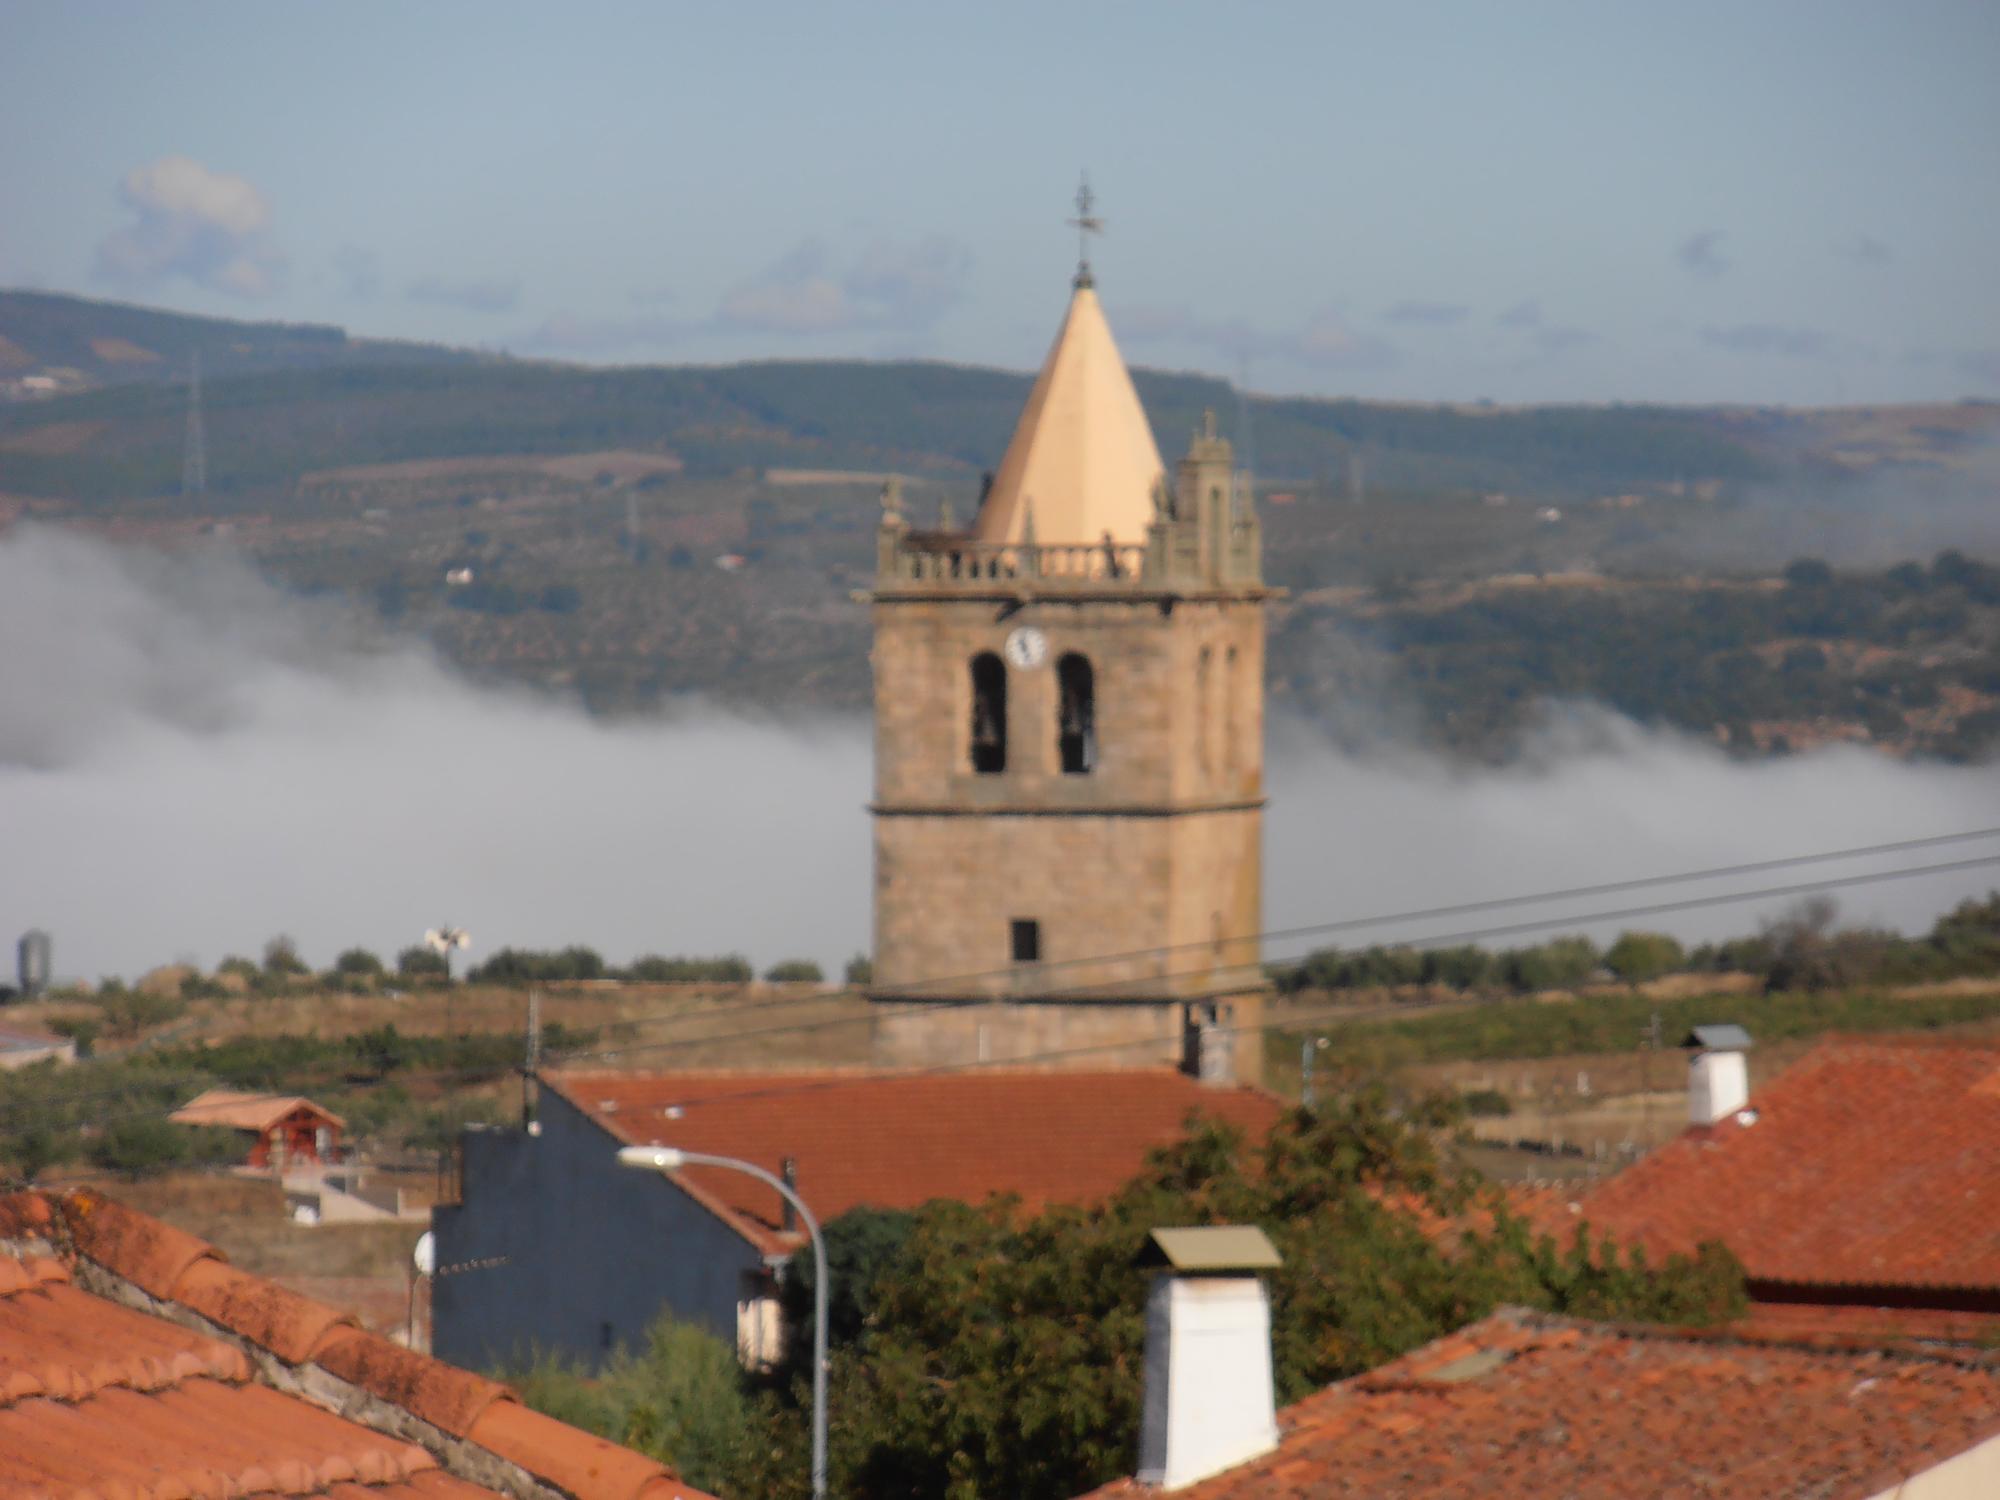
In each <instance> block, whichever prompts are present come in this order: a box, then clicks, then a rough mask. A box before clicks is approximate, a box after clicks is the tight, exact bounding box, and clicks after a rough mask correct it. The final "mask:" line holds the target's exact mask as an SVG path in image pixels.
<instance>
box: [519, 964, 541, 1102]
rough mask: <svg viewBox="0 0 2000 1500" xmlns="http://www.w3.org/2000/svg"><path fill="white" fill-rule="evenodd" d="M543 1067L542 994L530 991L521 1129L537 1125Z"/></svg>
mask: <svg viewBox="0 0 2000 1500" xmlns="http://www.w3.org/2000/svg"><path fill="white" fill-rule="evenodd" d="M541 1067H542V992H541V991H540V990H537V989H530V990H529V991H528V1045H527V1049H526V1058H525V1060H524V1062H523V1063H522V1067H521V1128H522V1129H523V1130H528V1129H532V1128H533V1126H534V1123H535V1102H536V1101H535V1093H534V1091H535V1085H536V1082H537V1080H538V1079H539V1078H540V1076H541Z"/></svg>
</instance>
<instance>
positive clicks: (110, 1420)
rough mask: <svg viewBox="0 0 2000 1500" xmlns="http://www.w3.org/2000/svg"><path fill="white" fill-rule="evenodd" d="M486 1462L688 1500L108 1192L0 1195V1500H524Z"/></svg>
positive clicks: (609, 1490)
mask: <svg viewBox="0 0 2000 1500" xmlns="http://www.w3.org/2000/svg"><path fill="white" fill-rule="evenodd" d="M273 1356H275V1359H273V1358H272V1357H273ZM371 1416H373V1417H379V1419H380V1424H379V1425H368V1423H369V1420H370V1418H371ZM482 1450H483V1451H482ZM447 1457H448V1458H449V1464H448V1463H447V1461H446V1460H447ZM500 1460H508V1461H510V1462H511V1463H512V1464H513V1465H518V1466H519V1468H520V1469H522V1470H525V1471H526V1472H527V1475H528V1476H533V1477H534V1478H536V1479H539V1480H541V1481H543V1482H545V1483H546V1484H550V1485H554V1486H555V1487H557V1488H558V1489H560V1490H562V1491H564V1492H566V1493H567V1494H568V1495H570V1496H571V1497H573V1500H707V1497H704V1496H702V1495H700V1494H699V1492H697V1491H695V1490H692V1489H690V1488H688V1487H687V1486H686V1485H684V1484H682V1483H680V1482H679V1481H678V1480H677V1479H675V1478H674V1477H673V1476H672V1475H671V1474H669V1473H668V1472H667V1471H666V1470H665V1469H663V1468H662V1467H661V1466H660V1465H659V1464H657V1463H655V1462H653V1461H652V1460H651V1459H648V1458H646V1457H644V1456H643V1455H641V1454H638V1453H634V1452H632V1451H631V1450H630V1449H627V1448H621V1447H619V1446H617V1445H616V1444H614V1443H608V1442H606V1441H604V1440H603V1439H601V1438H597V1437H593V1436H591V1435H590V1434H589V1433H585V1432H581V1431H578V1430H577V1429H575V1428H573V1427H568V1426H565V1425H564V1424H563V1423H560V1422H557V1421H554V1420H552V1419H551V1418H548V1417H544V1416H542V1415H541V1414H540V1413H538V1412H534V1411H530V1410H529V1409H528V1408H526V1407H524V1406H523V1405H521V1403H520V1401H519V1400H518V1399H516V1398H515V1396H514V1394H513V1392H511V1391H510V1390H508V1389H507V1388H506V1387H505V1386H502V1385H499V1384H497V1383H495V1382H494V1381H491V1380H487V1379H485V1378H483V1377H481V1376H478V1375H474V1374H472V1373H470V1372H469V1371H465V1370H459V1369H455V1368H453V1367H452V1366H450V1365H447V1364H444V1363H442V1362H441V1361H438V1360H435V1359H432V1358H430V1357H429V1356H427V1355H423V1354H417V1353H414V1352H412V1351H411V1350H408V1349H405V1348H403V1347H401V1346H400V1345H397V1344H393V1343H390V1342H389V1341H388V1340H387V1339H384V1338H381V1337H380V1336H378V1335H376V1334H372V1333H365V1332H363V1331H362V1330H361V1329H359V1328H357V1327H355V1326H354V1325H353V1320H352V1319H351V1318H348V1317H347V1316H346V1315H344V1314H342V1313H340V1312H338V1311H336V1310H335V1309H333V1308H330V1307H325V1306H322V1305H321V1304H319V1303H316V1302H313V1301H311V1300H309V1299H307V1298H305V1297H301V1296H299V1295H298V1294H297V1293H295V1292H289V1291H286V1290H285V1289H284V1288H283V1287H280V1286H278V1285H276V1284H275V1283H272V1282H268V1281H264V1280H262V1279H261V1278H258V1277H255V1276H251V1275H249V1274H247V1273H245V1272H243V1271H239V1270H237V1269H236V1268H235V1267H233V1266H231V1265H229V1264H227V1263H226V1262H225V1261H224V1260H223V1259H222V1257H221V1255H220V1253H219V1252H217V1251H216V1250H215V1248H214V1247H213V1246H211V1245H208V1244H206V1243H205V1242H203V1241H201V1240H198V1239H196V1238H194V1237H193V1236H192V1235H188V1234H183V1233H182V1232H181V1231H179V1230H176V1229H173V1228H171V1227H169V1226H168V1225H165V1224H162V1223H160V1222H159V1221H158V1220H157V1219H153V1218H149V1217H148V1216H147V1215H145V1214H141V1213H138V1212H136V1211H135V1210H132V1209H129V1208H126V1207H124V1206H123V1205H121V1204H119V1203H117V1202H115V1201H114V1200H112V1199H109V1198H105V1197H102V1196H100V1195H98V1194H95V1193H89V1192H82V1191H79V1192H75V1193H71V1194H68V1195H66V1196H64V1197H61V1198H57V1197H52V1196H48V1195H44V1194H41V1193H32V1192H30V1193H16V1194H12V1195H10V1196H7V1197H0V1496H10V1497H11V1496H24V1497H25V1496H37V1497H39V1496H45V1495H76V1496H85V1495H96V1496H115V1495H125V1496H133V1497H160V1500H178V1497H193V1496H204V1497H206V1496H214V1497H222V1496H234V1495H266V1494H269V1495H322V1494H323V1495H328V1496H338V1497H340V1500H494V1497H495V1496H496V1495H497V1494H501V1493H506V1494H510V1495H514V1496H516V1497H519V1496H522V1495H526V1494H530V1493H533V1491H532V1488H531V1487H530V1486H529V1485H527V1484H525V1483H523V1482H522V1481H521V1480H518V1479H510V1478H509V1477H508V1476H509V1473H510V1470H509V1466H508V1464H507V1463H503V1462H501V1461H500ZM448 1467H456V1468H457V1469H459V1470H460V1471H461V1473H460V1474H456V1475H455V1474H454V1473H452V1472H448V1471H447V1470H448ZM473 1476H476V1477H473ZM494 1486H500V1487H501V1488H499V1489H496V1488H494Z"/></svg>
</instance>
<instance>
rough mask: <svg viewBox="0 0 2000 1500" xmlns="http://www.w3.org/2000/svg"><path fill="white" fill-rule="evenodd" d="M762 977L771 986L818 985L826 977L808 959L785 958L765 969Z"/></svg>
mask: <svg viewBox="0 0 2000 1500" xmlns="http://www.w3.org/2000/svg"><path fill="white" fill-rule="evenodd" d="M764 977H765V978H766V979H767V980H769V981H770V982H771V983H772V984H806V983H810V984H818V983H820V982H821V981H823V980H824V979H825V978H826V975H825V974H824V973H823V972H821V970H820V966H819V965H818V964H816V963H814V962H813V961H812V960H811V959H809V958H786V959H780V960H779V961H778V962H777V963H774V964H772V965H771V967H770V968H768V969H766V970H765V971H764Z"/></svg>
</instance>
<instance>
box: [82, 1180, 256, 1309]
mask: <svg viewBox="0 0 2000 1500" xmlns="http://www.w3.org/2000/svg"><path fill="white" fill-rule="evenodd" d="M59 1201H60V1206H61V1213H62V1222H63V1224H64V1226H65V1227H67V1229H68V1231H69V1236H70V1239H71V1242H72V1243H73V1244H74V1245H75V1246H76V1249H77V1250H78V1252H79V1253H81V1254H83V1255H86V1256H88V1257H89V1258H90V1259H91V1260H94V1261H96V1262H97V1263H98V1264H99V1265H101V1266H103V1267H104V1268H105V1269H106V1270H109V1271H115V1272H117V1273H118V1275H120V1276H122V1277H124V1278H125V1279H126V1280H127V1281H129V1282H131V1283H132V1284H133V1285H134V1286H136V1287H138V1288H139V1290H140V1291H142V1292H146V1293H149V1294H150V1295H152V1296H155V1297H158V1298H161V1299H162V1300H164V1301H169V1302H171V1301H174V1300H175V1297H174V1292H175V1289H176V1288H177V1287H178V1286H179V1285H180V1282H181V1278H182V1277H183V1276H185V1275H186V1274H187V1272H188V1269H189V1268H190V1267H191V1266H193V1265H195V1264H196V1263H197V1262H199V1261H202V1260H214V1261H217V1262H223V1261H226V1260H227V1259H228V1257H226V1256H225V1255H223V1253H222V1252H221V1251H220V1250H218V1249H216V1248H215V1246H213V1245H211V1244H209V1242H208V1241H207V1240H204V1239H198V1238H197V1237H195V1236H194V1235H191V1234H189V1233H188V1232H187V1231H186V1230H184V1229H176V1228H174V1227H173V1226H172V1225H171V1224H166V1223H162V1222H161V1221H160V1220H158V1219H156V1218H154V1217H153V1216H152V1215H151V1214H145V1213H140V1212H139V1211H138V1210H137V1209H133V1208H127V1207H126V1206H125V1205H124V1204H122V1203H120V1202H118V1201H117V1200H116V1199H115V1198H107V1197H105V1196H104V1195H103V1194H102V1193H99V1192H97V1191H95V1190H93V1189H91V1188H75V1189H72V1190H71V1191H70V1192H69V1193H67V1194H65V1195H64V1196H63V1198H62V1199H61V1200H59Z"/></svg>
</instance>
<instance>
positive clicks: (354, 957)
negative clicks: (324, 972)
mask: <svg viewBox="0 0 2000 1500" xmlns="http://www.w3.org/2000/svg"><path fill="white" fill-rule="evenodd" d="M333 972H334V973H336V974H357V975H361V976H363V977H366V978H378V977H380V975H381V974H382V972H383V969H382V960H381V959H379V958H377V957H376V956H375V955H374V954H372V953H370V952H369V951H368V950H367V949H366V948H349V949H347V950H346V951H345V952H344V953H342V954H341V955H340V957H338V958H336V959H335V960H334V961H333Z"/></svg>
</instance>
